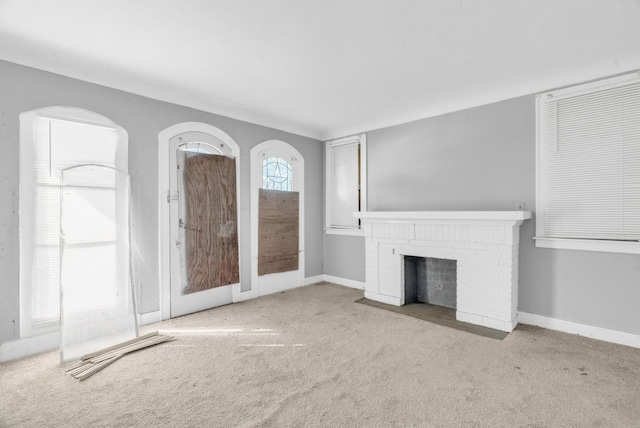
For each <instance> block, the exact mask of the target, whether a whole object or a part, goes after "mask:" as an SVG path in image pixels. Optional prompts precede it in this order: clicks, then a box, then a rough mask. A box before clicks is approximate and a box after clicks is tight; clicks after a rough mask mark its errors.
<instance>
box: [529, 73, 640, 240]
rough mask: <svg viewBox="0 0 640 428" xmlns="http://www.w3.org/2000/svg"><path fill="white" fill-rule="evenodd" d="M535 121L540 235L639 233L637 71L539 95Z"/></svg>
mask: <svg viewBox="0 0 640 428" xmlns="http://www.w3.org/2000/svg"><path fill="white" fill-rule="evenodd" d="M538 127H539V128H538V154H539V174H540V175H539V183H538V185H539V207H538V208H539V209H538V216H540V215H541V216H543V218H542V220H543V221H542V225H543V229H544V230H543V231H542V233H540V231H538V232H537V233H538V235H539V236H544V237H548V238H578V239H596V240H598V239H599V240H635V241H637V240H640V78H638V75H636V74H633V75H627V76H622V77H617V78H614V79H609V80H605V81H600V82H596V83H591V84H586V85H580V86H575V87H572V88H567V89H564V90H559V91H556V92H550V93H546V94H541V95H539V96H538Z"/></svg>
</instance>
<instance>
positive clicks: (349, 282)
mask: <svg viewBox="0 0 640 428" xmlns="http://www.w3.org/2000/svg"><path fill="white" fill-rule="evenodd" d="M323 279H324V280H325V281H327V282H333V283H334V284H338V285H344V286H345V287H351V288H357V289H358V290H364V281H356V280H353V279H347V278H340V277H339V276H332V275H323Z"/></svg>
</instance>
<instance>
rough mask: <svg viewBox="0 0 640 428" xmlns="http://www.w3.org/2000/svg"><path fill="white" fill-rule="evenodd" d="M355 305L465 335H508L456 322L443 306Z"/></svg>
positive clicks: (452, 311)
mask: <svg viewBox="0 0 640 428" xmlns="http://www.w3.org/2000/svg"><path fill="white" fill-rule="evenodd" d="M356 303H361V304H363V305H367V306H371V307H374V308H379V309H384V310H387V311H390V312H395V313H397V314H402V315H406V316H408V317H412V318H418V319H421V320H424V321H429V322H432V323H435V324H439V325H443V326H445V327H451V328H455V329H456V330H461V331H466V332H467V333H472V334H477V335H478V336H484V337H489V338H491V339H498V340H502V339H504V338H505V337H507V335H508V334H509V333H507V332H504V331H500V330H494V329H492V328H488V327H482V326H479V325H475V324H469V323H466V322H462V321H458V320H456V310H455V309H450V308H445V307H443V306H437V305H429V304H427V303H410V304H408V305H404V306H393V305H387V304H386V303H380V302H376V301H375V300H370V299H366V298H364V297H363V298H362V299H360V300H356Z"/></svg>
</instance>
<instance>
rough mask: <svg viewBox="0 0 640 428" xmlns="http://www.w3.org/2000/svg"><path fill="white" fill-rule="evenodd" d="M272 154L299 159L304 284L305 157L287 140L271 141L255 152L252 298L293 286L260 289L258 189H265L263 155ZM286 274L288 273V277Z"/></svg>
mask: <svg viewBox="0 0 640 428" xmlns="http://www.w3.org/2000/svg"><path fill="white" fill-rule="evenodd" d="M267 151H268V152H270V153H273V154H277V155H279V156H281V157H282V158H283V159H287V158H288V160H290V159H292V158H293V159H295V161H294V162H292V163H293V164H294V176H293V187H294V190H295V191H297V192H299V197H300V211H299V216H300V217H299V232H298V239H299V244H298V250H299V253H298V255H299V257H298V276H299V278H297V280H296V283H297V284H298V285H297V286H302V285H304V265H305V261H304V260H305V257H304V254H305V251H304V218H305V217H304V158H303V157H302V155H301V154H300V152H299V151H298V150H296V149H295V148H294V147H293V146H291V145H290V144H288V143H285V142H284V141H280V140H267V141H263V142H262V143H260V144H258V145H256V146H255V147H253V148H252V149H251V155H250V159H251V167H250V169H251V291H252V296H253V297H254V298H255V297H259V296H263V295H265V294H269V293H276V292H279V291H284V290H286V289H288V288H290V287H283V288H278V289H273V288H271V289H270V290H260V282H259V280H258V193H259V192H258V189H260V188H261V187H262V157H263V156H262V154H263V153H264V152H267ZM286 273H287V272H285V273H284V274H286Z"/></svg>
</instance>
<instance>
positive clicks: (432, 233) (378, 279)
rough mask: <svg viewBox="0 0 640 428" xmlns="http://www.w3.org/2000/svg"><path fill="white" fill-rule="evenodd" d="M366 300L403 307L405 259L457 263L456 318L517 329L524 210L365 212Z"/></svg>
mask: <svg viewBox="0 0 640 428" xmlns="http://www.w3.org/2000/svg"><path fill="white" fill-rule="evenodd" d="M356 216H357V217H359V218H360V219H361V220H362V227H363V230H364V235H365V240H366V243H365V245H366V250H365V254H366V255H365V259H366V285H365V297H366V298H367V299H371V300H376V301H379V302H383V303H388V304H392V305H396V306H401V305H403V304H404V272H403V266H404V263H403V257H404V256H405V255H406V256H418V257H433V258H438V259H449V260H456V261H457V286H456V287H457V304H456V319H457V320H459V321H464V322H468V323H472V324H477V325H482V326H485V327H489V328H493V329H497V330H502V331H507V332H511V331H512V330H513V329H514V328H515V326H516V325H517V323H518V322H517V305H518V246H519V236H520V233H519V229H520V224H522V222H523V221H524V220H527V219H529V218H531V213H530V212H528V211H420V212H365V213H358V214H356Z"/></svg>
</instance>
